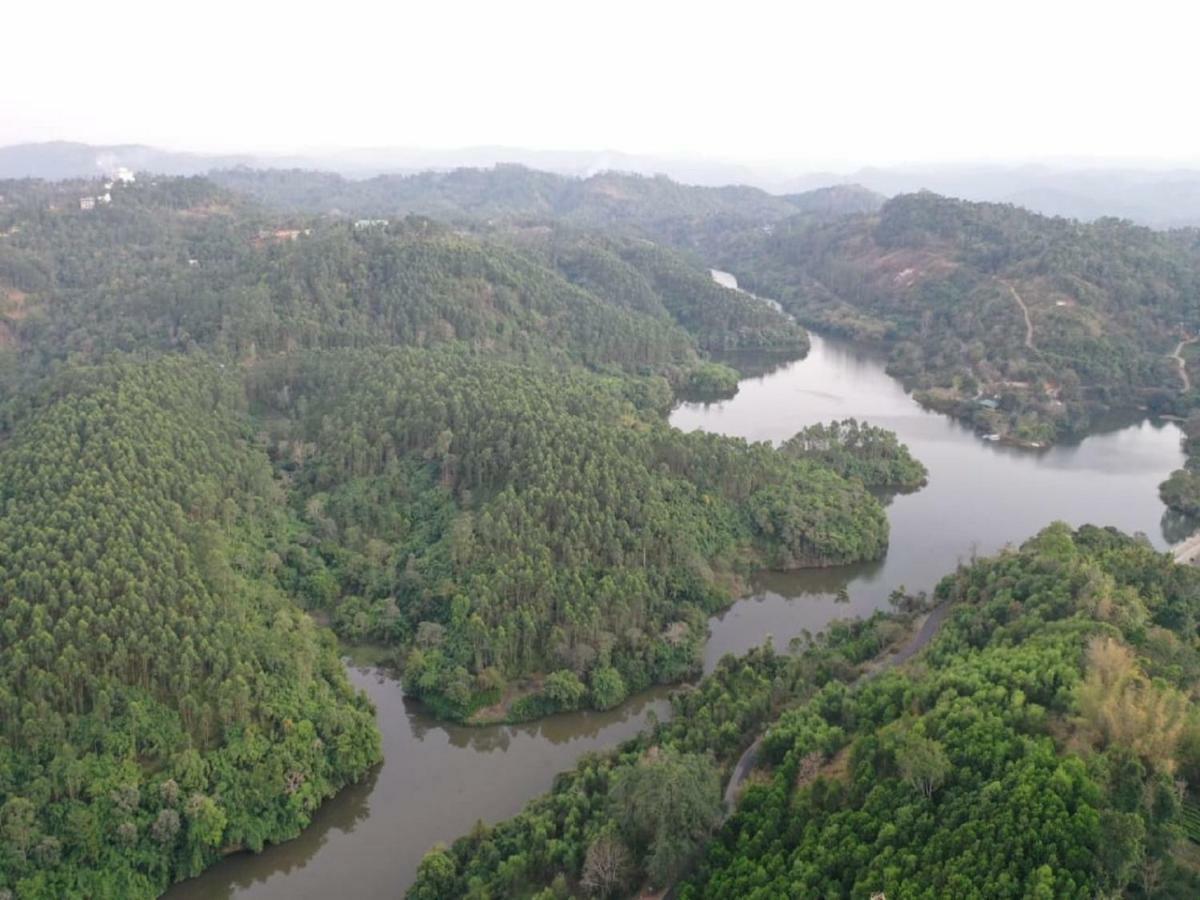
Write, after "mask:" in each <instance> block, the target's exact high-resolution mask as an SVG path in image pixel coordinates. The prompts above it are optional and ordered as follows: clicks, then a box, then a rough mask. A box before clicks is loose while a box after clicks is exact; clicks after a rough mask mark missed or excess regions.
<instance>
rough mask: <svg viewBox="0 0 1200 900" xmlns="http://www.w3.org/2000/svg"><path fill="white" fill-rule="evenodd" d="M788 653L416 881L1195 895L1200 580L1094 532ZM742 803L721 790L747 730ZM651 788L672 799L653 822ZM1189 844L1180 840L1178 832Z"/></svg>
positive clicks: (784, 893) (569, 779) (718, 676)
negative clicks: (901, 655)
mask: <svg viewBox="0 0 1200 900" xmlns="http://www.w3.org/2000/svg"><path fill="white" fill-rule="evenodd" d="M895 599H896V601H897V606H898V608H902V609H908V610H910V611H909V612H897V613H894V614H883V613H877V614H876V615H875V616H874V617H873V618H871V619H868V620H865V621H864V620H859V621H855V622H851V623H844V624H837V625H835V626H834V627H832V628H831V629H830V630H829V631H828V633H827V634H824V635H821V636H818V638H817V639H816V640H815V641H814V642H812V643H810V644H808V645H807V646H805V647H802V648H800V651H799V652H798V653H797V654H796V655H792V656H787V655H782V654H778V653H775V652H773V651H772V650H771V648H770V647H769V646H767V647H764V648H762V649H760V650H757V651H754V652H752V653H751V654H749V655H748V656H745V657H742V658H740V659H736V658H734V657H732V656H727V657H726V658H725V659H724V660H722V662H721V664H720V666H718V668H717V670H716V671H715V672H714V673H713V674H712V675H711V676H709V677H707V678H706V679H704V680H703V681H702V682H700V684H698V685H697V686H696V687H694V688H691V689H688V690H685V691H682V692H680V693H679V694H677V695H676V696H675V698H674V700H673V704H674V707H675V709H674V715H673V717H672V719H671V721H670V723H668V724H664V725H659V726H657V727H656V728H653V729H651V730H648V731H646V732H644V733H643V734H642V735H640V736H639V737H638V738H637V739H635V740H633V741H631V742H628V743H626V744H624V745H622V746H621V747H619V748H618V749H616V750H614V751H613V752H611V753H608V754H602V755H597V756H592V757H588V758H585V759H584V760H583V761H582V762H581V763H580V764H579V765H578V766H577V767H576V768H575V769H574V770H572V771H571V772H569V773H566V774H564V775H562V776H560V777H559V779H558V780H557V781H556V783H555V786H554V789H553V791H552V792H551V793H549V794H547V795H545V796H544V797H541V798H539V799H537V800H535V801H533V802H532V803H530V804H529V805H528V806H527V807H526V809H525V810H524V811H523V812H522V813H521V814H520V815H518V816H517V817H515V818H513V819H510V820H508V821H505V822H502V823H500V824H498V825H495V826H493V827H486V826H482V825H481V826H480V827H477V828H476V829H475V831H474V832H472V833H471V834H470V835H467V836H464V837H462V838H460V839H459V840H458V841H456V842H455V843H454V844H453V845H452V846H450V847H443V848H436V849H434V850H433V851H431V852H430V853H429V855H428V856H427V857H426V858H425V860H424V862H423V863H422V867H421V873H420V876H419V877H418V879H417V882H416V884H415V885H414V886H413V887H412V889H411V890H410V891H409V894H408V896H409V897H413V898H420V900H437V898H449V897H473V898H487V897H512V896H528V897H538V898H543V900H550V898H560V897H572V896H612V897H619V896H629V895H631V894H633V893H635V892H636V891H637V890H639V889H641V888H643V887H648V888H651V889H655V888H657V889H662V888H665V887H668V886H673V887H674V889H675V891H676V892H677V894H678V896H680V897H684V898H700V897H730V898H733V897H737V898H764V900H765V898H775V897H790V896H804V897H807V896H822V897H864V898H866V897H869V896H873V895H878V894H881V893H882V894H886V895H887V896H899V897H909V896H912V897H924V896H929V897H941V896H954V897H988V898H991V897H1047V898H1050V897H1081V898H1083V897H1095V896H1097V895H1107V896H1129V897H1164V898H1165V897H1185V896H1194V895H1195V894H1196V892H1197V891H1198V890H1200V879H1198V877H1197V875H1196V874H1195V869H1194V866H1193V865H1190V864H1181V862H1180V859H1181V858H1180V856H1179V854H1180V853H1181V852H1186V850H1183V851H1181V850H1180V847H1181V844H1180V841H1181V838H1182V836H1183V835H1184V834H1185V833H1186V832H1187V829H1188V828H1189V825H1188V822H1189V821H1190V820H1189V818H1188V813H1187V812H1186V810H1187V809H1188V808H1190V806H1191V805H1192V804H1194V798H1192V796H1191V795H1190V793H1188V792H1187V788H1186V786H1187V785H1191V784H1194V783H1195V779H1196V778H1197V777H1198V776H1200V769H1198V767H1200V713H1198V711H1197V709H1196V708H1195V706H1194V704H1193V703H1192V702H1191V699H1190V698H1191V697H1192V696H1193V695H1194V691H1195V687H1196V679H1197V678H1198V677H1200V656H1198V653H1197V647H1196V640H1195V634H1196V626H1197V621H1198V620H1197V616H1198V615H1200V573H1197V571H1196V570H1195V569H1193V568H1189V567H1182V566H1176V565H1174V564H1173V563H1172V562H1171V561H1170V560H1169V558H1167V557H1165V556H1163V555H1161V554H1158V553H1156V552H1154V551H1153V550H1152V549H1150V548H1149V547H1147V546H1146V545H1145V544H1143V543H1140V542H1138V541H1135V540H1132V539H1130V538H1128V537H1125V536H1123V535H1121V534H1119V533H1117V532H1115V531H1112V530H1106V529H1099V528H1094V527H1091V526H1086V527H1084V528H1082V529H1080V530H1078V531H1075V532H1072V531H1071V530H1070V529H1069V528H1068V527H1066V526H1064V525H1061V524H1060V525H1054V526H1051V527H1049V528H1047V529H1046V530H1045V531H1044V532H1042V533H1041V534H1040V535H1038V536H1037V537H1035V538H1033V539H1031V540H1030V541H1029V542H1028V543H1026V544H1025V545H1024V546H1023V547H1021V548H1020V550H1019V551H1010V552H1007V553H1004V554H1001V555H999V556H997V557H994V558H990V559H983V560H979V561H977V562H975V563H973V564H972V565H970V566H965V567H963V568H961V569H960V570H959V571H957V572H955V573H952V574H950V575H948V576H946V578H945V579H944V580H943V581H942V582H941V584H940V585H939V586H938V589H937V591H936V594H935V597H934V598H933V602H935V603H936V604H938V605H939V607H940V609H941V610H942V611H943V614H944V620H943V624H942V626H941V628H940V630H939V631H938V632H937V634H936V637H935V638H934V639H933V641H932V642H931V643H930V645H929V647H928V649H927V650H926V651H925V652H924V654H923V655H921V656H919V657H917V658H916V659H914V660H913V661H911V662H909V663H906V664H903V665H901V666H898V667H891V668H886V667H880V665H879V664H878V663H877V662H873V660H875V659H878V658H879V656H880V654H882V653H885V652H886V651H887V649H888V648H889V647H894V646H896V645H897V644H898V643H902V642H903V641H904V640H905V635H906V633H907V631H908V630H909V629H911V628H912V627H913V624H915V623H914V622H913V615H914V612H912V611H911V610H914V609H920V607H921V601H920V598H907V597H903V596H898V597H896V598H895ZM763 730H765V736H764V738H763V740H762V742H761V751H760V755H759V758H758V765H757V767H756V770H755V771H754V772H753V773H752V774H751V776H750V778H749V779H748V781H747V783H746V786H745V787H744V789H743V791H742V795H741V797H740V800H739V801H738V802H737V807H736V811H735V812H733V814H732V815H727V814H725V813H723V811H722V808H721V799H722V798H721V792H720V785H721V783H722V779H723V778H726V777H728V775H729V773H730V771H731V769H732V767H733V763H734V761H735V760H737V759H738V756H739V754H740V752H741V751H742V750H743V749H744V748H745V746H746V744H747V742H748V741H749V740H750V736H752V735H754V734H755V733H757V732H759V731H763ZM634 790H637V791H638V792H640V794H641V796H652V797H659V796H664V795H669V796H671V797H673V798H674V799H675V802H673V803H664V804H662V805H661V807H660V809H661V811H660V812H659V813H658V814H657V815H656V816H647V815H646V810H645V804H644V803H642V802H640V800H639V797H638V795H637V794H634V793H633V791H634ZM1183 846H1184V847H1186V842H1185V844H1184V845H1183Z"/></svg>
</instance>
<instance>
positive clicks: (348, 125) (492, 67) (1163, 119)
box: [0, 0, 1200, 166]
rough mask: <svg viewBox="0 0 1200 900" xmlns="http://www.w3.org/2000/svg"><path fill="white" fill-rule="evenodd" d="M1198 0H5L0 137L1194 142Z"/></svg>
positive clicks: (853, 156) (795, 146)
mask: <svg viewBox="0 0 1200 900" xmlns="http://www.w3.org/2000/svg"><path fill="white" fill-rule="evenodd" d="M1194 6H1195V4H1191V3H1187V2H1181V3H1161V2H1147V0H1139V2H1137V3H1125V4H1119V5H1118V4H1108V3H1105V2H1103V0H1090V2H1062V0H1040V2H1025V0H1005V2H998V0H997V2H990V3H981V2H978V0H957V2H945V3H942V2H913V0H892V2H883V3H875V2H870V3H868V2H846V0H841V2H828V3H804V2H795V0H793V2H775V3H762V2H753V0H737V2H726V3H722V4H706V3H703V2H687V3H674V2H657V0H639V2H625V0H603V2H594V3H579V2H571V0H558V2H547V3H540V2H522V0H492V2H486V3H475V2H453V0H423V2H415V3H414V2H404V0H393V2H381V3H363V2H359V0H338V2H334V3H330V2H310V3H304V2H303V0H289V2H287V3H274V2H260V0H239V2H233V3H231V2H226V0H206V2H204V3H187V4H183V3H173V2H171V0H156V2H153V3H149V2H141V0H134V2H110V3H98V2H94V0H93V2H86V3H62V2H57V0H31V2H23V0H15V2H13V3H10V4H8V5H7V7H6V9H5V13H4V17H3V18H4V32H5V34H6V37H7V39H6V41H5V46H4V50H3V53H2V55H0V143H13V142H17V141H26V140H47V139H69V140H82V141H90V142H97V143H98V142H106V143H107V142H143V143H153V144H158V145H163V146H168V147H173V148H178V149H200V150H254V151H265V150H278V151H293V150H298V149H315V148H335V147H364V146H408V147H460V146H470V145H481V144H502V145H510V146H524V147H536V148H546V149H579V150H583V149H588V150H594V149H606V148H607V149H617V150H624V151H629V152H639V153H655V154H670V155H688V156H703V157H713V158H725V159H741V160H748V161H777V162H787V163H793V164H809V165H813V164H815V165H839V166H845V165H851V164H860V163H889V162H900V161H945V160H966V159H1028V158H1035V157H1041V158H1045V157H1064V156H1071V157H1106V158H1117V157H1120V158H1140V159H1146V158H1151V159H1152V158H1158V159H1169V160H1181V161H1192V162H1195V161H1196V160H1197V159H1200V116H1197V115H1196V108H1197V98H1196V87H1197V84H1200V68H1198V66H1197V57H1196V50H1195V42H1196V34H1197V25H1200V21H1198V19H1200V16H1198V14H1197V13H1196V12H1194V11H1192V9H1193V7H1194Z"/></svg>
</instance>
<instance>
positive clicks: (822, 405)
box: [168, 280, 1183, 900]
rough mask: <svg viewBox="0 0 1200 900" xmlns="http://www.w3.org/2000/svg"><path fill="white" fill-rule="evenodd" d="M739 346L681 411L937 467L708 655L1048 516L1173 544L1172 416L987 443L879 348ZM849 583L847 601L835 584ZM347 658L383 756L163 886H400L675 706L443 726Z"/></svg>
mask: <svg viewBox="0 0 1200 900" xmlns="http://www.w3.org/2000/svg"><path fill="white" fill-rule="evenodd" d="M724 283H726V284H730V281H728V280H726V281H725V282H724ZM730 286H736V282H734V283H733V284H731V285H730ZM738 362H740V363H742V364H743V365H744V366H745V368H746V369H747V370H753V371H757V372H760V373H762V374H758V375H755V376H752V377H749V378H746V379H744V380H743V381H742V382H741V384H740V389H739V391H738V394H737V396H736V397H734V398H732V399H730V400H726V401H723V402H719V403H709V404H702V403H688V404H684V405H682V406H680V407H679V408H678V409H676V410H675V412H674V413H673V414H672V416H671V422H672V424H674V425H676V426H677V427H679V428H682V429H685V430H691V429H695V428H703V429H707V430H710V431H716V432H721V433H723V434H730V435H737V436H740V437H744V438H747V439H748V440H756V441H757V440H769V441H773V442H779V441H781V440H784V439H786V438H788V437H790V436H791V435H792V434H794V433H795V432H797V431H799V430H800V429H801V428H803V427H804V426H806V425H810V424H813V423H815V422H821V421H829V420H830V419H833V418H846V417H849V416H854V417H856V418H859V419H865V420H867V421H869V422H870V423H871V424H873V425H881V426H883V427H886V428H890V429H892V430H894V431H896V432H897V433H898V434H899V436H900V439H901V440H902V441H904V442H905V443H906V444H908V445H909V447H910V448H911V450H912V451H913V453H914V454H915V455H916V456H917V458H918V459H920V460H921V461H922V462H923V463H924V464H925V465H926V467H927V468H928V469H929V484H928V485H927V486H926V487H925V488H923V489H922V490H920V491H918V492H916V493H914V494H909V495H906V496H898V497H895V498H894V499H893V500H892V501H891V502H890V504H889V506H888V518H889V520H890V521H891V542H890V546H889V548H888V552H887V556H886V557H885V558H884V559H882V560H879V561H876V562H872V563H866V564H861V565H856V566H849V567H844V568H838V569H828V570H819V571H808V572H799V573H790V574H779V573H764V574H762V575H760V576H758V577H756V578H755V579H754V580H753V582H752V591H751V594H750V596H748V597H746V598H744V599H742V600H739V601H738V602H736V603H735V604H734V605H733V606H731V607H730V608H729V609H728V610H726V611H725V612H724V613H723V614H721V615H719V616H715V617H714V618H713V619H712V620H711V621H710V629H711V638H710V640H709V642H708V645H707V648H706V651H705V668H706V670H708V669H711V668H712V666H713V664H714V663H715V662H716V660H717V659H719V658H720V656H721V655H722V654H724V653H727V652H735V653H737V652H742V651H744V650H746V649H749V648H750V647H752V646H754V645H756V644H759V643H761V642H762V640H763V639H764V637H765V636H766V635H772V636H773V637H774V640H775V643H776V646H778V647H784V646H786V644H787V641H788V640H789V639H790V638H792V637H795V636H797V635H799V634H800V633H802V632H803V631H804V630H808V631H811V632H816V631H819V630H821V629H822V628H824V627H825V626H826V625H827V624H828V623H829V621H830V620H832V619H834V618H840V617H845V616H853V615H864V614H868V613H870V612H871V611H872V610H875V609H877V608H880V607H881V606H885V605H886V603H887V596H888V594H889V593H890V592H891V590H892V589H893V588H895V587H898V586H901V585H903V586H905V587H907V588H908V589H909V590H914V591H915V590H928V589H930V588H932V587H933V585H934V584H935V583H936V581H937V579H938V578H940V577H941V576H942V575H944V574H945V573H947V572H949V571H951V570H953V569H954V567H955V566H956V565H957V564H958V563H959V562H964V561H967V560H969V559H970V557H971V556H972V555H973V554H980V555H983V554H988V553H992V552H995V551H996V550H998V549H1000V548H1001V547H1003V546H1005V545H1006V544H1015V543H1019V542H1020V541H1021V540H1023V539H1025V538H1027V537H1029V536H1030V535H1032V534H1033V533H1035V532H1036V531H1037V530H1039V529H1040V528H1041V527H1043V526H1044V525H1046V524H1047V523H1049V522H1051V521H1053V520H1055V519H1063V520H1065V521H1068V522H1071V523H1073V524H1081V523H1084V522H1095V523H1102V524H1111V525H1116V526H1117V527H1119V528H1121V529H1122V530H1124V531H1128V532H1142V533H1144V534H1145V535H1146V536H1147V537H1148V538H1149V539H1150V540H1151V541H1152V542H1153V543H1154V544H1155V545H1156V546H1158V547H1160V548H1164V549H1165V548H1166V546H1167V544H1168V540H1167V537H1166V536H1165V535H1164V533H1163V527H1162V516H1163V512H1164V508H1163V505H1162V503H1161V502H1160V501H1159V499H1158V493H1157V485H1158V483H1159V482H1160V481H1162V479H1163V478H1165V477H1166V476H1167V474H1168V473H1169V472H1171V470H1173V469H1175V468H1178V467H1180V466H1181V465H1182V464H1183V453H1182V450H1181V448H1180V437H1181V435H1180V431H1179V429H1178V427H1177V426H1175V425H1174V424H1169V423H1162V422H1151V421H1148V420H1147V421H1141V422H1134V423H1125V424H1124V425H1122V426H1120V427H1112V428H1109V429H1107V430H1102V431H1100V432H1098V433H1096V434H1093V435H1091V436H1089V437H1087V438H1085V439H1084V440H1082V441H1079V442H1078V443H1075V444H1067V445H1060V446H1057V447H1054V448H1051V449H1049V450H1043V451H1039V452H1034V451H1029V450H1020V449H1016V448H1012V447H1005V446H1001V445H998V444H995V443H988V442H986V441H984V440H982V439H981V438H980V437H979V436H978V435H976V434H975V433H974V432H973V431H971V429H969V428H967V427H965V426H963V425H960V424H958V423H956V422H953V421H951V420H950V419H948V418H946V417H945V416H941V415H938V414H935V413H931V412H928V411H926V410H923V409H921V407H920V406H919V405H918V404H916V403H915V402H914V401H913V400H912V398H911V397H909V396H908V395H907V394H906V393H905V392H904V390H903V388H902V387H901V386H900V385H899V384H898V383H897V382H896V381H895V380H894V379H892V378H891V377H890V376H888V375H887V374H886V373H885V372H884V369H883V362H882V361H881V360H880V359H879V358H878V357H877V356H876V355H874V354H873V353H871V352H870V351H867V350H864V349H862V348H858V347H854V346H852V345H849V344H846V343H842V342H839V341H835V340H831V339H827V338H822V337H820V336H818V335H813V336H812V349H811V351H810V352H809V354H808V356H807V357H805V359H803V360H800V361H792V362H787V361H781V360H779V359H778V358H775V359H771V358H769V357H758V358H754V359H749V358H742V359H741V360H738ZM842 588H845V589H846V591H848V593H849V601H848V602H845V603H842V602H838V600H837V595H838V593H839V590H840V589H842ZM349 672H350V677H351V680H352V681H353V682H354V683H355V684H356V685H357V686H359V687H361V688H362V689H363V690H365V691H366V692H367V693H368V694H369V695H370V696H371V698H372V699H373V700H374V702H375V705H376V707H377V708H378V711H379V725H380V728H381V730H382V732H383V746H384V756H385V760H386V761H385V762H384V764H383V765H382V767H380V768H379V769H378V770H377V771H376V772H374V773H373V774H372V776H371V777H370V778H369V779H368V780H367V781H365V782H363V783H362V784H360V785H355V786H352V787H350V788H348V789H346V790H345V791H343V792H341V793H340V794H339V795H338V796H337V797H335V798H334V799H332V800H330V801H328V802H327V803H326V804H325V805H324V806H322V807H321V809H320V810H319V811H318V813H317V815H316V817H315V819H314V822H313V824H312V826H311V827H310V828H308V829H307V830H305V832H304V833H303V834H302V835H301V836H300V837H299V838H297V839H296V840H294V841H291V842H288V843H286V844H281V845H278V846H274V847H270V848H268V849H267V850H266V851H265V852H263V853H262V854H259V855H257V856H252V855H248V854H247V855H239V856H234V857H230V858H229V859H227V860H225V861H224V862H222V863H221V864H219V865H218V866H215V867H214V868H212V869H210V870H209V871H208V872H206V873H205V874H203V875H202V876H200V877H199V878H196V879H193V880H191V881H188V882H184V883H183V884H180V885H177V886H175V887H174V888H173V889H172V890H171V891H170V892H169V894H168V896H169V897H171V898H175V900H195V898H204V900H210V898H227V897H238V898H246V900H274V898H289V900H291V898H325V897H337V896H340V897H372V898H373V897H400V896H402V895H403V893H404V891H405V889H406V888H407V886H408V885H409V883H410V882H411V881H412V878H413V877H414V875H415V872H416V867H417V864H418V863H419V862H420V859H421V856H422V855H423V854H424V852H425V851H426V850H427V849H428V848H429V847H430V846H431V845H432V844H434V843H435V842H437V841H449V840H451V839H453V838H454V837H456V836H458V835H460V834H463V833H465V832H467V831H469V830H470V828H471V826H472V825H473V824H474V823H475V821H476V820H478V819H483V820H484V821H488V822H494V821H496V820H497V819H500V818H504V817H507V816H509V815H512V814H513V813H515V812H517V811H518V810H519V809H520V808H521V806H522V804H523V803H524V802H525V801H526V800H528V799H530V798H531V797H533V796H535V795H537V794H539V793H541V792H543V791H545V790H546V789H548V788H549V787H550V785H551V782H552V781H553V778H554V775H555V773H557V772H559V771H562V770H564V769H567V768H569V767H570V766H571V765H572V764H573V763H574V761H575V760H576V759H578V758H579V757H580V756H581V755H582V754H584V753H586V752H588V751H591V750H597V749H600V748H603V747H608V746H611V745H613V744H615V743H618V742H620V741H621V740H623V739H625V738H627V737H630V736H632V735H633V734H635V733H636V732H637V731H638V730H639V729H640V728H641V727H642V726H643V725H644V724H645V722H646V721H647V718H648V716H649V715H650V713H651V712H652V711H653V712H654V714H656V715H658V716H662V715H665V714H666V711H667V704H666V701H665V695H666V692H665V690H659V691H655V692H651V693H648V694H645V695H641V696H639V697H636V698H634V699H632V700H631V701H629V703H627V704H625V705H624V706H623V707H621V708H620V709H617V710H613V711H610V712H607V713H576V714H569V715H561V716H554V717H551V718H549V719H546V720H543V721H541V722H537V723H533V724H531V725H527V726H498V727H488V728H464V727H456V726H447V725H443V724H439V723H436V722H433V721H431V720H430V718H429V717H428V716H427V715H426V714H425V713H424V712H423V711H422V710H421V708H420V706H419V704H415V703H413V702H412V701H409V700H406V699H405V698H404V697H403V694H402V692H401V689H400V684H399V682H398V681H397V680H396V679H395V678H394V677H392V676H391V675H390V674H389V673H388V672H387V671H386V670H385V669H382V668H380V667H379V666H376V665H371V664H369V663H368V662H365V661H359V662H357V663H356V662H353V661H352V662H350V665H349Z"/></svg>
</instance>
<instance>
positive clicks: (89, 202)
mask: <svg viewBox="0 0 1200 900" xmlns="http://www.w3.org/2000/svg"><path fill="white" fill-rule="evenodd" d="M79 208H80V209H95V208H96V198H95V197H80V198H79Z"/></svg>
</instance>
